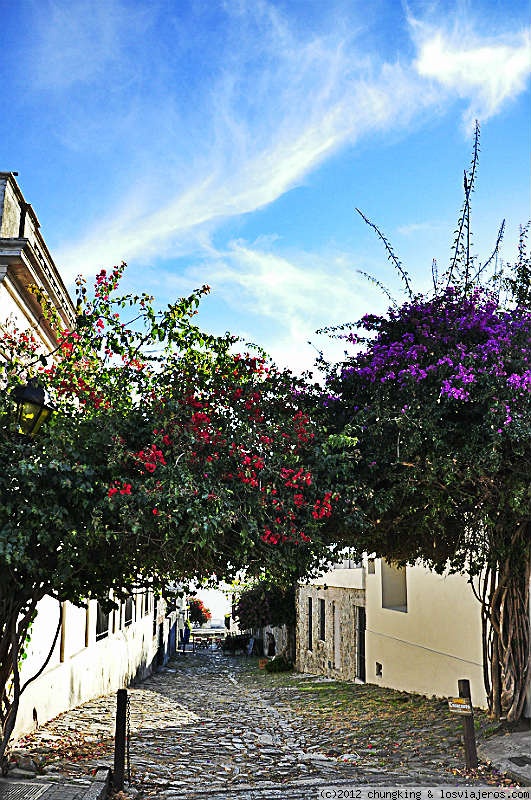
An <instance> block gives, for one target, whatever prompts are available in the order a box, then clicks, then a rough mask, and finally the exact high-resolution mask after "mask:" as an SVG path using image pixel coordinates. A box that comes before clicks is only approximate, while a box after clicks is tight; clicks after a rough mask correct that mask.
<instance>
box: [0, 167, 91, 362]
mask: <svg viewBox="0 0 531 800" xmlns="http://www.w3.org/2000/svg"><path fill="white" fill-rule="evenodd" d="M16 174H17V173H15V172H0V320H6V319H7V318H8V317H13V318H14V319H16V320H17V322H18V323H19V324H20V326H21V327H22V328H31V330H32V331H33V333H34V335H35V336H36V337H37V338H38V339H40V341H41V342H42V345H43V349H44V350H47V351H48V352H51V351H52V350H53V349H54V348H55V345H56V339H55V335H54V333H53V330H52V329H51V327H50V325H49V323H48V322H47V320H46V319H45V318H44V317H43V314H42V308H41V306H40V304H39V302H38V300H37V298H36V297H35V295H34V294H32V293H31V292H30V291H29V290H28V287H29V286H31V285H34V286H37V287H38V288H39V289H41V290H43V291H44V292H45V293H46V294H47V296H48V297H49V298H50V300H51V302H52V303H53V305H54V307H55V309H56V311H57V313H58V314H59V317H60V319H61V320H62V323H63V325H64V327H65V328H71V327H72V326H74V325H75V309H74V306H73V303H72V300H71V299H70V296H69V294H68V292H67V290H66V288H65V285H64V283H63V281H62V279H61V276H60V275H59V272H58V271H57V268H56V266H55V264H54V262H53V259H52V257H51V255H50V253H49V251H48V248H47V247H46V243H45V241H44V239H43V237H42V235H41V233H40V225H39V220H38V219H37V215H36V214H35V212H34V210H33V208H32V207H31V205H29V203H26V201H25V200H24V196H23V194H22V192H21V191H20V188H19V186H18V184H17V181H16V178H15V176H16Z"/></svg>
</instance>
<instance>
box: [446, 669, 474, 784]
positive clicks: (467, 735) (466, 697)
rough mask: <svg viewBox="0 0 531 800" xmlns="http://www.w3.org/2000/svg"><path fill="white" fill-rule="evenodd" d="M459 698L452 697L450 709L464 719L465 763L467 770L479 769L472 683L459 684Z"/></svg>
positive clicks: (462, 681) (463, 681) (449, 703)
mask: <svg viewBox="0 0 531 800" xmlns="http://www.w3.org/2000/svg"><path fill="white" fill-rule="evenodd" d="M457 685H458V690H459V697H450V698H449V700H448V708H449V709H450V711H451V712H452V713H453V714H460V715H461V716H462V717H463V734H464V740H465V762H466V768H467V769H477V766H478V754H477V750H476V732H475V730H474V711H473V708H472V697H471V695H470V681H468V680H460V681H458V682H457Z"/></svg>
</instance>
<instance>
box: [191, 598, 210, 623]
mask: <svg viewBox="0 0 531 800" xmlns="http://www.w3.org/2000/svg"><path fill="white" fill-rule="evenodd" d="M188 607H189V610H188V619H189V620H190V622H191V623H192V625H204V624H205V623H206V622H208V620H209V619H212V612H211V611H210V609H209V608H207V607H206V606H205V604H204V603H203V601H202V600H200V599H199V598H198V597H190V599H189V600H188Z"/></svg>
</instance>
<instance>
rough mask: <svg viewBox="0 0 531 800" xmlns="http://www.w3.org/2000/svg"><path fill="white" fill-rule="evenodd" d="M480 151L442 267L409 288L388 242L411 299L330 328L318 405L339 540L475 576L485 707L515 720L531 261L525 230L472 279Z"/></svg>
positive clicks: (525, 626) (519, 693)
mask: <svg viewBox="0 0 531 800" xmlns="http://www.w3.org/2000/svg"><path fill="white" fill-rule="evenodd" d="M476 156H477V153H475V157H474V160H473V168H472V170H471V171H470V172H468V173H467V174H466V175H465V206H464V211H463V214H462V216H461V219H460V225H459V228H458V232H457V238H456V243H455V250H454V254H453V257H452V261H451V265H450V269H449V270H448V271H447V272H446V274H445V275H444V276H443V277H442V279H441V280H438V281H437V280H436V281H434V291H433V293H432V294H431V295H418V296H416V295H414V294H413V293H412V292H411V289H410V283H409V279H408V276H407V274H406V273H405V271H404V270H403V268H402V266H401V265H400V264H399V262H398V261H397V260H396V257H395V256H394V253H393V252H392V250H391V249H390V247H389V245H388V243H387V241H386V240H384V242H385V244H386V246H387V247H388V252H389V254H390V256H391V258H392V260H393V261H395V264H396V265H397V266H398V267H399V269H400V271H401V274H402V277H403V278H404V281H405V284H406V290H407V293H408V299H407V302H405V303H404V304H402V305H400V306H396V305H395V306H393V307H391V308H390V309H389V311H388V313H387V315H384V316H375V315H371V314H367V315H365V316H364V317H363V318H362V319H361V320H360V321H359V322H357V323H354V324H352V325H348V326H345V328H343V330H341V331H339V332H338V331H337V330H336V335H339V336H342V337H344V338H345V340H346V341H347V342H348V345H349V346H350V348H351V352H352V355H350V356H349V357H347V358H346V359H345V360H344V361H343V362H342V363H340V364H338V365H336V366H335V367H328V370H327V372H328V374H327V392H328V394H327V397H326V398H325V400H324V406H325V413H326V414H327V415H328V419H329V423H328V424H329V430H330V433H331V435H330V439H329V444H328V459H329V462H330V463H332V464H335V465H336V467H335V480H336V481H337V489H338V492H339V493H340V494H341V502H340V503H339V504H338V505H337V506H336V509H337V516H336V515H335V516H334V522H335V523H336V525H337V526H338V528H340V529H341V531H342V535H343V537H344V541H345V542H347V543H348V544H349V545H351V546H353V547H355V548H357V550H358V551H359V552H360V553H361V552H363V551H368V552H373V551H374V552H375V553H376V554H377V555H378V556H382V557H386V558H387V559H389V560H392V561H395V562H398V563H402V564H403V563H410V564H411V563H415V561H416V560H418V559H420V560H422V561H423V562H424V563H425V564H427V565H428V566H430V567H432V568H434V569H435V570H437V571H440V572H442V571H444V570H446V569H450V570H452V571H462V572H465V573H467V574H468V575H469V576H470V580H471V583H472V585H473V586H474V588H475V591H476V593H477V596H478V598H479V600H480V601H481V607H482V610H483V642H484V677H485V685H486V688H487V694H488V697H489V702H490V708H491V711H492V713H493V714H494V715H495V716H497V717H506V718H507V720H509V721H514V720H517V719H518V718H519V717H520V716H521V714H522V710H523V708H524V703H525V696H526V690H528V687H529V680H530V667H529V579H530V558H531V552H530V548H531V305H530V292H529V286H530V277H531V271H530V262H529V256H528V254H527V253H526V247H525V237H526V233H527V230H526V229H525V230H524V231H523V234H522V239H521V246H520V253H519V259H518V263H517V264H516V265H515V266H514V268H513V271H512V274H510V275H509V276H508V277H507V278H504V277H503V276H502V275H501V274H500V272H499V271H497V274H495V275H494V276H492V280H491V281H490V282H489V281H487V280H484V281H483V283H484V285H483V286H481V285H480V283H481V281H482V276H483V275H484V274H485V273H484V272H482V269H481V267H480V266H479V265H478V264H477V262H476V260H475V259H473V257H472V256H471V251H470V237H469V230H468V222H469V201H470V198H469V195H470V191H471V187H472V185H473V175H474V171H475V166H476V161H477V158H476ZM382 238H383V236H382ZM491 263H493V262H491Z"/></svg>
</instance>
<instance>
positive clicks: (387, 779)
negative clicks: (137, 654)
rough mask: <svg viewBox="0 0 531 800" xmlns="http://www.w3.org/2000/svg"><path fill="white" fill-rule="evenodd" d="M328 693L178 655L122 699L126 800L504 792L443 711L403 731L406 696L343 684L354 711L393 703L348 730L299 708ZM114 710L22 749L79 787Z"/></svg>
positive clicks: (83, 717)
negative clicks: (412, 789) (136, 797)
mask: <svg viewBox="0 0 531 800" xmlns="http://www.w3.org/2000/svg"><path fill="white" fill-rule="evenodd" d="M327 685H328V686H332V684H331V683H330V682H327V681H323V680H322V679H321V680H320V679H318V678H312V677H310V676H301V675H297V674H296V673H293V674H292V673H290V674H281V675H270V674H266V673H264V672H262V671H260V670H259V669H258V665H257V660H256V659H254V658H252V659H246V658H244V657H230V656H226V655H224V654H222V653H218V652H206V651H202V652H199V653H196V654H192V653H187V654H186V655H185V656H183V655H182V654H180V655H178V656H177V657H176V659H174V660H173V661H172V662H170V664H169V665H168V666H167V667H166V668H164V669H162V670H161V671H160V672H158V673H156V674H154V675H153V676H152V677H150V678H148V679H147V680H146V681H144V683H143V684H142V685H141V686H139V687H137V688H133V689H131V690H130V698H131V704H130V728H131V744H130V760H131V786H130V787H129V792H130V793H131V794H135V792H142V793H143V794H144V795H145V796H153V797H157V798H160V800H174V799H175V800H177V798H179V797H182V798H201V797H209V798H210V800H221V798H231V797H235V798H241V799H242V800H244V798H249V799H251V798H253V799H254V798H311V797H314V796H317V787H318V786H327V785H331V784H334V785H338V784H342V785H345V784H347V785H350V786H351V787H352V786H353V785H354V784H357V785H359V784H360V783H372V784H380V785H387V786H390V785H398V784H401V785H403V784H414V785H417V786H419V785H424V786H427V785H441V784H463V783H481V784H485V783H486V782H487V781H488V782H490V781H492V782H498V781H499V782H501V780H502V778H501V777H500V776H497V775H496V774H494V773H492V772H490V771H489V770H488V768H486V767H483V768H482V770H481V771H480V772H479V773H478V774H476V775H474V776H466V775H465V774H464V772H463V770H462V768H463V763H462V759H463V755H462V748H461V745H460V741H459V732H458V728H459V721H458V720H457V719H455V717H454V718H451V717H452V716H453V715H449V714H448V713H447V712H446V711H443V710H442V709H443V704H441V702H440V701H437V702H438V706H437V702H435V701H426V702H427V703H429V702H431V703H432V705H433V703H434V702H435V705H434V706H433V708H434V709H435V713H436V714H438V716H437V717H436V719H435V722H434V718H433V714H432V716H431V717H430V718H424V721H423V723H422V719H421V721H420V724H419V718H418V715H417V716H414V720H413V721H411V719H409V717H408V714H404V713H399V711H400V709H399V711H398V712H397V711H396V705H394V704H395V702H396V703H398V705H400V703H401V704H402V706H403V705H404V701H405V702H406V703H408V702H409V700H408V698H409V697H410V696H408V695H406V696H404V695H403V694H402V693H398V692H394V693H393V692H390V691H389V690H382V689H379V688H378V687H365V686H359V687H356V686H355V685H349V691H355V692H357V691H358V689H359V697H360V702H362V701H363V702H367V701H372V700H371V698H372V697H373V696H376V695H375V693H378V695H377V696H378V701H379V703H380V705H381V704H382V696H381V695H382V693H383V695H384V697H383V701H384V703H387V699H386V698H387V697H388V698H389V704H388V708H387V711H386V715H384V716H385V717H386V718H387V717H388V718H389V721H388V722H386V719H383V721H382V720H380V727H379V728H378V729H377V728H376V727H375V724H374V719H371V718H367V719H366V722H365V721H363V720H362V721H361V722H360V723H359V724H356V725H353V724H352V723H350V722H349V721H348V720H345V719H343V718H342V714H341V713H340V712H338V713H337V715H336V716H335V717H331V716H330V700H329V698H328V699H325V702H324V704H323V706H322V709H321V708H320V707H319V705H318V704H317V706H316V705H315V703H314V702H313V701H312V700H310V699H308V698H307V697H306V695H305V686H308V687H309V688H310V689H311V691H314V690H315V692H318V690H319V689H320V688H323V689H327V688H328V686H327ZM337 686H339V687H341V684H339V685H338V684H335V683H334V684H333V687H337ZM343 686H345V684H343ZM386 692H387V695H386V694H385V693H386ZM354 696H356V695H354ZM391 701H392V702H391ZM338 702H339V701H336V703H338ZM115 705H116V699H115V695H114V694H113V695H110V696H107V697H103V698H99V699H98V700H95V701H92V702H90V703H87V704H85V705H84V706H81V707H80V708H78V709H75V710H73V711H70V712H68V713H66V714H63V715H61V716H60V717H58V718H57V719H55V720H53V721H52V722H50V723H48V724H47V725H46V726H43V727H42V728H41V729H40V730H39V731H37V732H36V733H35V734H33V735H31V736H30V737H26V739H25V740H24V741H23V743H22V744H23V746H24V747H26V748H28V750H30V751H31V752H32V753H35V754H37V755H39V756H40V758H41V759H43V761H44V763H45V764H46V765H47V766H46V772H47V774H48V775H49V776H50V778H53V775H54V774H56V775H57V777H59V776H65V775H66V776H68V777H69V778H70V779H72V778H74V779H75V778H77V779H80V778H82V777H83V776H86V774H87V772H88V771H91V770H92V769H94V768H95V767H96V766H98V765H102V764H108V765H112V753H113V736H114V715H115ZM430 708H431V707H430ZM437 708H439V709H441V710H440V711H438V710H437ZM306 711H308V713H310V716H309V717H308V716H307V714H306ZM423 713H424V712H423ZM430 713H432V712H431V711H430ZM439 717H440V723H438V722H437V720H438V719H439ZM320 719H322V722H320V721H319V720H320ZM397 719H398V720H401V721H400V724H399V725H398V726H397V723H396V720H397ZM408 719H409V724H408ZM378 731H379V732H378ZM126 791H128V788H127V787H126Z"/></svg>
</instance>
